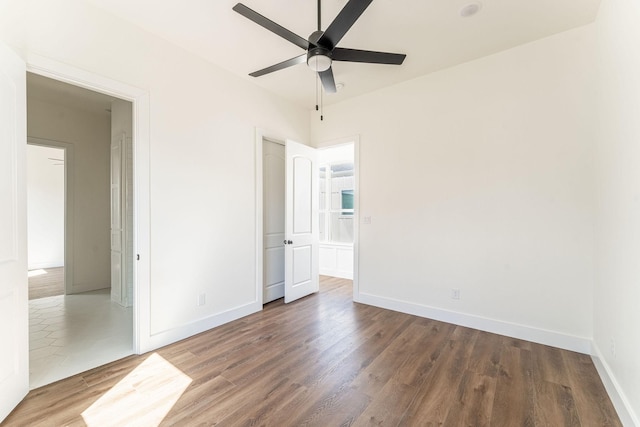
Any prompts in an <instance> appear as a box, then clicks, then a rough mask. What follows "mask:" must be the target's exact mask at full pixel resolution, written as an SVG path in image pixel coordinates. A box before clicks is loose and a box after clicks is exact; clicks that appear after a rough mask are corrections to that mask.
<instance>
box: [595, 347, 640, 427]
mask: <svg viewBox="0 0 640 427" xmlns="http://www.w3.org/2000/svg"><path fill="white" fill-rule="evenodd" d="M591 348H592V354H591V359H592V360H593V364H594V365H595V367H596V370H597V371H598V374H599V375H600V379H602V383H603V384H604V387H605V388H606V389H607V394H608V395H609V398H610V399H611V402H612V403H613V406H614V407H615V408H616V411H617V412H618V417H620V421H622V425H623V426H626V427H640V420H638V416H637V415H636V413H635V412H634V411H633V408H632V407H631V404H629V399H627V396H626V395H625V394H624V392H623V391H622V388H621V387H620V384H619V383H618V381H617V380H616V377H615V376H614V375H613V373H612V372H611V368H610V367H609V365H608V364H607V361H606V360H605V358H604V357H603V356H602V352H601V351H600V349H599V348H598V346H597V345H596V343H595V342H593V343H592V346H591Z"/></svg>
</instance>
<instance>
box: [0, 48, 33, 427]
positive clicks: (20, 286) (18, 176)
mask: <svg viewBox="0 0 640 427" xmlns="http://www.w3.org/2000/svg"><path fill="white" fill-rule="evenodd" d="M0 64H1V66H0V421H2V420H3V419H5V418H6V416H7V415H8V414H9V412H11V410H12V409H13V408H14V407H15V406H16V405H17V404H18V403H19V402H20V401H21V400H22V398H23V397H24V396H25V395H26V394H27V392H28V391H29V301H28V285H27V226H26V218H27V212H26V205H27V197H26V194H27V188H26V147H27V135H26V127H27V126H26V123H27V118H26V114H27V108H26V99H27V98H26V66H25V63H24V62H23V61H22V60H21V59H20V57H18V56H17V55H16V54H15V53H14V52H13V51H12V50H10V49H9V48H8V47H6V46H5V45H3V44H0Z"/></svg>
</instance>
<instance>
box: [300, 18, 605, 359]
mask: <svg viewBox="0 0 640 427" xmlns="http://www.w3.org/2000/svg"><path fill="white" fill-rule="evenodd" d="M594 36H595V33H594V28H593V26H588V27H583V28H580V29H576V30H572V31H569V32H565V33H562V34H559V35H556V36H553V37H549V38H547V39H543V40H540V41H537V42H534V43H530V44H527V45H524V46H521V47H518V48H514V49H511V50H508V51H504V52H502V53H499V54H496V55H492V56H489V57H486V58H483V59H479V60H476V61H472V62H469V63H465V64H463V65H460V66H457V67H454V68H451V69H448V70H444V71H441V72H437V73H433V74H430V75H427V76H424V77H421V78H418V79H415V80H412V81H408V82H405V83H402V84H399V85H396V86H393V87H390V88H387V89H383V90H380V91H377V92H374V93H371V94H368V95H364V96H361V97H358V98H355V99H351V100H348V101H345V102H342V103H340V104H337V105H334V106H329V107H326V108H325V115H324V116H325V120H324V121H323V122H320V121H318V120H317V119H315V115H314V114H313V113H311V114H310V116H311V117H312V120H311V125H312V135H313V139H314V141H318V142H320V141H327V140H332V139H338V138H342V137H345V136H348V135H355V134H359V135H360V192H359V194H360V219H362V217H364V216H370V217H371V218H372V223H371V224H370V225H365V224H362V222H361V223H360V255H359V257H360V261H359V267H360V274H359V281H360V296H359V299H360V300H362V301H365V302H369V303H373V304H377V305H381V306H386V307H390V308H395V309H401V310H404V311H408V312H412V313H416V314H422V315H428V316H431V317H437V318H441V319H444V320H450V321H454V322H456V323H461V324H467V325H469V326H474V327H478V328H480V329H489V330H493V331H496V332H500V333H504V334H509V335H515V336H520V337H523V338H527V339H531V340H534V341H539V342H545V343H548V344H552V345H557V346H560V347H565V348H572V349H576V350H580V351H583V352H589V350H590V339H591V336H592V333H593V329H592V310H593V277H594V268H593V262H594V232H593V227H594V214H593V212H594V194H593V188H594V166H593V145H594V140H593V139H594V137H593V131H594V129H593V125H592V123H593V119H594V117H593V105H594V100H593V98H594V95H593V90H592V89H591V88H592V85H593V81H594V75H593V72H592V70H593V68H594V53H593V43H594ZM452 289H460V300H454V299H452V298H451V290H452Z"/></svg>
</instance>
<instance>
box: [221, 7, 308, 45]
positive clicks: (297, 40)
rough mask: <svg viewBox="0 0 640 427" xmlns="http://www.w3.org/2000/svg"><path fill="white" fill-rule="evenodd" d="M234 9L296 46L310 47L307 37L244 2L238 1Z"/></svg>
mask: <svg viewBox="0 0 640 427" xmlns="http://www.w3.org/2000/svg"><path fill="white" fill-rule="evenodd" d="M233 10H235V11H236V12H238V13H239V14H240V15H242V16H244V17H245V18H247V19H250V20H251V21H253V22H255V23H256V24H258V25H260V26H262V27H264V28H266V29H267V30H269V31H271V32H272V33H275V34H277V35H279V36H280V37H282V38H283V39H285V40H288V41H290V42H291V43H293V44H295V45H296V46H299V47H301V48H302V49H305V50H307V49H309V42H308V41H307V40H305V39H303V38H302V37H300V36H299V35H297V34H295V33H293V32H291V31H289V30H287V29H286V28H284V27H283V26H281V25H279V24H276V23H275V22H273V21H272V20H270V19H268V18H265V17H264V16H262V15H260V14H259V13H258V12H256V11H254V10H252V9H249V8H248V7H247V6H245V5H243V4H242V3H238V4H236V5H235V6H233Z"/></svg>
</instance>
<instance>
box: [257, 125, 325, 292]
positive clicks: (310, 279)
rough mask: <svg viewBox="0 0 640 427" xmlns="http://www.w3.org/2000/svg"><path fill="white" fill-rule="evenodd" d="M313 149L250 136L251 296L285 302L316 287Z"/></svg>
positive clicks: (315, 165) (315, 160)
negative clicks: (253, 206) (252, 169)
mask: <svg viewBox="0 0 640 427" xmlns="http://www.w3.org/2000/svg"><path fill="white" fill-rule="evenodd" d="M318 201H319V198H318V154H317V150H316V149H314V148H312V147H309V146H307V145H303V144H300V143H297V142H295V141H292V140H288V139H287V140H284V141H283V140H281V139H277V138H273V137H268V136H265V135H263V134H262V132H260V131H257V135H256V207H257V209H256V213H257V215H256V252H257V253H256V260H257V263H256V300H258V301H259V302H260V303H262V304H264V303H266V302H269V301H273V300H275V299H278V298H282V297H283V296H284V302H285V303H289V302H292V301H295V300H297V299H299V298H303V297H305V296H307V295H309V294H312V293H315V292H318V290H319V274H318V250H319V241H318V236H319V233H318V228H319V227H318V214H317V213H318Z"/></svg>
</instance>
